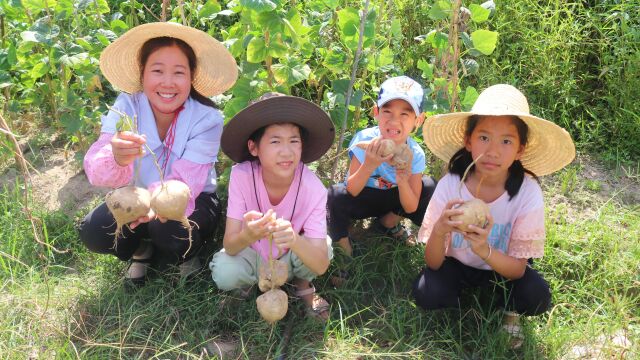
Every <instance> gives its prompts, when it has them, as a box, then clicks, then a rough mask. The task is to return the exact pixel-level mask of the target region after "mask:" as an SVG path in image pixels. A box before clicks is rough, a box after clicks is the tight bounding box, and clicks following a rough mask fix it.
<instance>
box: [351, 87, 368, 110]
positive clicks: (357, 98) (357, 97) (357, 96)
mask: <svg viewBox="0 0 640 360" xmlns="http://www.w3.org/2000/svg"><path fill="white" fill-rule="evenodd" d="M363 96H364V92H363V91H362V90H355V91H354V92H353V94H351V101H350V102H349V106H355V107H359V106H360V103H362V97H363Z"/></svg>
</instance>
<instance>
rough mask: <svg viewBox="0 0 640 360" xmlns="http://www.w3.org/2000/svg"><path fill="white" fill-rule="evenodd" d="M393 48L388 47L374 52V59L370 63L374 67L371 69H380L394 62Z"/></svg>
mask: <svg viewBox="0 0 640 360" xmlns="http://www.w3.org/2000/svg"><path fill="white" fill-rule="evenodd" d="M393 57H394V56H393V50H391V49H390V48H388V47H386V48H383V49H382V50H380V51H376V52H375V54H374V61H373V62H372V63H370V65H371V66H372V67H373V68H372V69H371V70H376V69H380V68H382V67H385V66H387V65H391V64H393Z"/></svg>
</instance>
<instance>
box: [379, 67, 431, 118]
mask: <svg viewBox="0 0 640 360" xmlns="http://www.w3.org/2000/svg"><path fill="white" fill-rule="evenodd" d="M423 97H424V90H423V89H422V86H421V85H420V84H418V82H417V81H415V80H413V79H412V78H410V77H408V76H404V75H402V76H395V77H392V78H388V79H387V80H385V81H384V82H383V83H382V85H380V92H379V93H378V101H377V105H378V107H382V106H383V105H384V104H386V103H387V102H389V101H391V100H395V99H402V100H404V101H406V102H408V103H409V104H410V105H411V107H412V108H413V109H414V111H415V112H416V114H418V113H420V112H421V111H422V99H423Z"/></svg>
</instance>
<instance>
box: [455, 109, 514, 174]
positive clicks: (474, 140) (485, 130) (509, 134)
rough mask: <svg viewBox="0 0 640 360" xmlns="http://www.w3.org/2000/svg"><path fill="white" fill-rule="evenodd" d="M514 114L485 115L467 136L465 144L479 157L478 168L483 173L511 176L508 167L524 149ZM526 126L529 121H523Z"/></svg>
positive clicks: (479, 172)
mask: <svg viewBox="0 0 640 360" xmlns="http://www.w3.org/2000/svg"><path fill="white" fill-rule="evenodd" d="M514 121H520V120H519V119H517V120H514V119H513V117H511V116H482V117H480V119H479V120H478V122H477V123H476V125H475V127H474V129H473V131H472V132H471V135H469V136H467V137H466V139H465V148H466V149H467V151H469V152H471V156H472V157H473V158H474V159H477V158H478V157H479V156H480V154H484V155H483V156H482V158H480V160H478V162H476V165H475V171H476V172H477V173H478V174H480V175H481V176H490V177H499V176H508V173H509V167H510V166H511V164H513V162H514V161H515V160H519V159H520V157H521V156H522V153H523V152H524V145H522V144H521V140H520V134H519V132H518V127H517V126H516V124H515V123H514ZM524 126H525V127H526V125H524Z"/></svg>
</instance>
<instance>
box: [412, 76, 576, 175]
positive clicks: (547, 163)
mask: <svg viewBox="0 0 640 360" xmlns="http://www.w3.org/2000/svg"><path fill="white" fill-rule="evenodd" d="M471 115H494V116H500V115H514V116H517V117H519V118H520V119H522V120H523V121H524V122H525V123H526V124H527V126H528V127H529V135H528V140H527V145H526V147H525V149H524V153H523V154H522V157H521V158H520V161H521V162H522V165H523V166H524V167H525V168H526V169H528V170H530V171H532V172H533V173H534V174H536V175H538V176H542V175H547V174H551V173H552V172H554V171H557V170H560V169H562V168H563V167H564V166H566V165H567V164H569V163H570V162H571V161H572V160H573V158H574V157H575V155H576V149H575V146H574V144H573V140H571V136H570V135H569V133H568V132H567V131H566V130H565V129H563V128H561V127H560V126H558V125H556V124H554V123H553V122H551V121H548V120H544V119H541V118H539V117H536V116H533V115H531V114H530V113H529V103H528V102H527V98H525V96H524V95H523V94H522V93H521V92H520V91H519V90H518V89H516V88H515V87H513V86H511V85H506V84H498V85H493V86H490V87H488V88H487V89H485V90H484V91H483V92H482V93H481V94H480V96H478V99H477V100H476V102H475V103H474V104H473V108H471V111H469V112H457V113H449V114H440V115H433V116H430V117H429V118H427V120H426V121H425V123H424V126H423V127H422V136H423V139H424V142H425V144H426V145H427V147H428V148H429V150H431V152H432V153H433V154H435V155H436V156H437V157H439V158H440V159H442V160H444V161H447V162H448V161H449V160H451V157H452V156H453V154H455V153H456V152H457V151H458V150H460V149H461V148H462V147H463V146H464V132H465V127H466V122H467V119H468V118H469V116H471Z"/></svg>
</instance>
